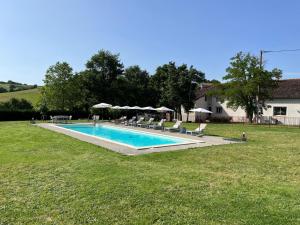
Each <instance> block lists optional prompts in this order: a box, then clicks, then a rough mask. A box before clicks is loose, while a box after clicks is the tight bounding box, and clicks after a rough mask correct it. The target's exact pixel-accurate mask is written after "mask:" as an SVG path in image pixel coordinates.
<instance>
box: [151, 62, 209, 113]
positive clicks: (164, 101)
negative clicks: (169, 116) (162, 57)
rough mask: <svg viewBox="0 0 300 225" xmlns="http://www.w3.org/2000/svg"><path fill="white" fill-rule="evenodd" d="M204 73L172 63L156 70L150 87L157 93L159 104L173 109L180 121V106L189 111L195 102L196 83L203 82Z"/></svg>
mask: <svg viewBox="0 0 300 225" xmlns="http://www.w3.org/2000/svg"><path fill="white" fill-rule="evenodd" d="M203 80H204V73H202V72H200V71H198V70H196V69H195V68H193V67H190V68H188V67H187V65H185V64H183V65H181V66H178V67H177V66H176V64H175V63H174V62H170V63H169V64H165V65H162V66H160V67H158V68H157V70H156V73H155V74H154V76H153V77H152V78H151V85H152V86H154V87H155V88H154V89H155V90H156V91H157V93H159V96H160V98H159V103H160V104H161V105H166V106H169V107H172V108H173V109H175V111H176V113H177V114H178V118H179V119H181V106H183V107H184V108H185V110H186V111H189V110H190V109H191V108H192V107H193V105H194V100H195V89H196V87H197V82H198V83H200V82H203Z"/></svg>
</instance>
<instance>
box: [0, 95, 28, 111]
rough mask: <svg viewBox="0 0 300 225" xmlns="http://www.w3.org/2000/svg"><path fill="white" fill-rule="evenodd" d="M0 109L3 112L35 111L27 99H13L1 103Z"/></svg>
mask: <svg viewBox="0 0 300 225" xmlns="http://www.w3.org/2000/svg"><path fill="white" fill-rule="evenodd" d="M0 108H1V109H3V110H10V111H27V110H33V106H32V104H31V103H30V102H29V101H27V100H26V99H16V98H11V99H10V100H8V101H7V102H3V103H1V104H0Z"/></svg>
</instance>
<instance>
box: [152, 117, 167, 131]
mask: <svg viewBox="0 0 300 225" xmlns="http://www.w3.org/2000/svg"><path fill="white" fill-rule="evenodd" d="M165 121H166V120H165V119H161V120H160V121H159V123H157V124H151V125H149V128H153V129H155V130H162V129H163V128H164V122H165Z"/></svg>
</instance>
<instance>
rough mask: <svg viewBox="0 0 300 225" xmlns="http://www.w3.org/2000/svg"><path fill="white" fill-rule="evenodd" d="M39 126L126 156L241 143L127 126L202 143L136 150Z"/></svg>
mask: <svg viewBox="0 0 300 225" xmlns="http://www.w3.org/2000/svg"><path fill="white" fill-rule="evenodd" d="M81 124H82V123H81ZM85 124H89V123H85ZM102 124H107V125H110V126H115V127H123V128H124V126H123V125H115V124H113V123H109V122H105V123H102ZM37 126H39V127H42V128H46V129H49V130H52V131H56V132H58V133H62V134H65V135H68V136H71V137H73V138H76V139H79V140H81V141H85V142H88V143H91V144H95V145H98V146H101V147H104V148H106V149H109V150H112V151H114V152H118V153H121V154H124V155H142V154H148V153H155V152H167V151H177V150H184V149H190V148H201V147H207V146H213V145H225V144H234V143H241V142H240V141H237V140H231V139H226V138H223V137H219V136H208V135H204V136H202V137H197V136H192V135H186V134H180V133H173V132H168V131H161V130H153V129H147V128H140V127H127V126H126V128H128V129H132V130H136V131H143V132H149V133H152V134H160V135H161V134H163V135H168V136H173V137H179V138H186V139H192V140H194V141H201V142H199V143H190V144H183V145H174V146H164V147H154V148H144V149H135V148H131V147H128V146H124V145H119V144H116V143H112V142H109V141H105V140H101V139H99V138H96V137H93V136H87V135H83V134H80V133H76V132H73V131H71V130H67V129H62V128H60V127H58V126H55V124H52V123H40V124H37Z"/></svg>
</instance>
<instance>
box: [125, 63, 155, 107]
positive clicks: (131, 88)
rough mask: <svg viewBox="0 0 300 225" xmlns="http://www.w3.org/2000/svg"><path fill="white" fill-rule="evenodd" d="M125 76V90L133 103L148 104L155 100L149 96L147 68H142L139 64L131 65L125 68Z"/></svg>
mask: <svg viewBox="0 0 300 225" xmlns="http://www.w3.org/2000/svg"><path fill="white" fill-rule="evenodd" d="M124 77H125V79H126V86H127V88H126V89H125V90H124V91H125V92H126V93H127V94H126V97H128V98H129V99H130V102H131V104H132V105H139V106H146V105H152V104H153V103H154V104H155V102H153V101H152V98H149V97H150V96H149V94H151V93H150V90H149V80H150V77H149V74H148V72H147V71H146V70H141V68H140V67H139V66H130V67H128V68H126V69H125V71H124Z"/></svg>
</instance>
